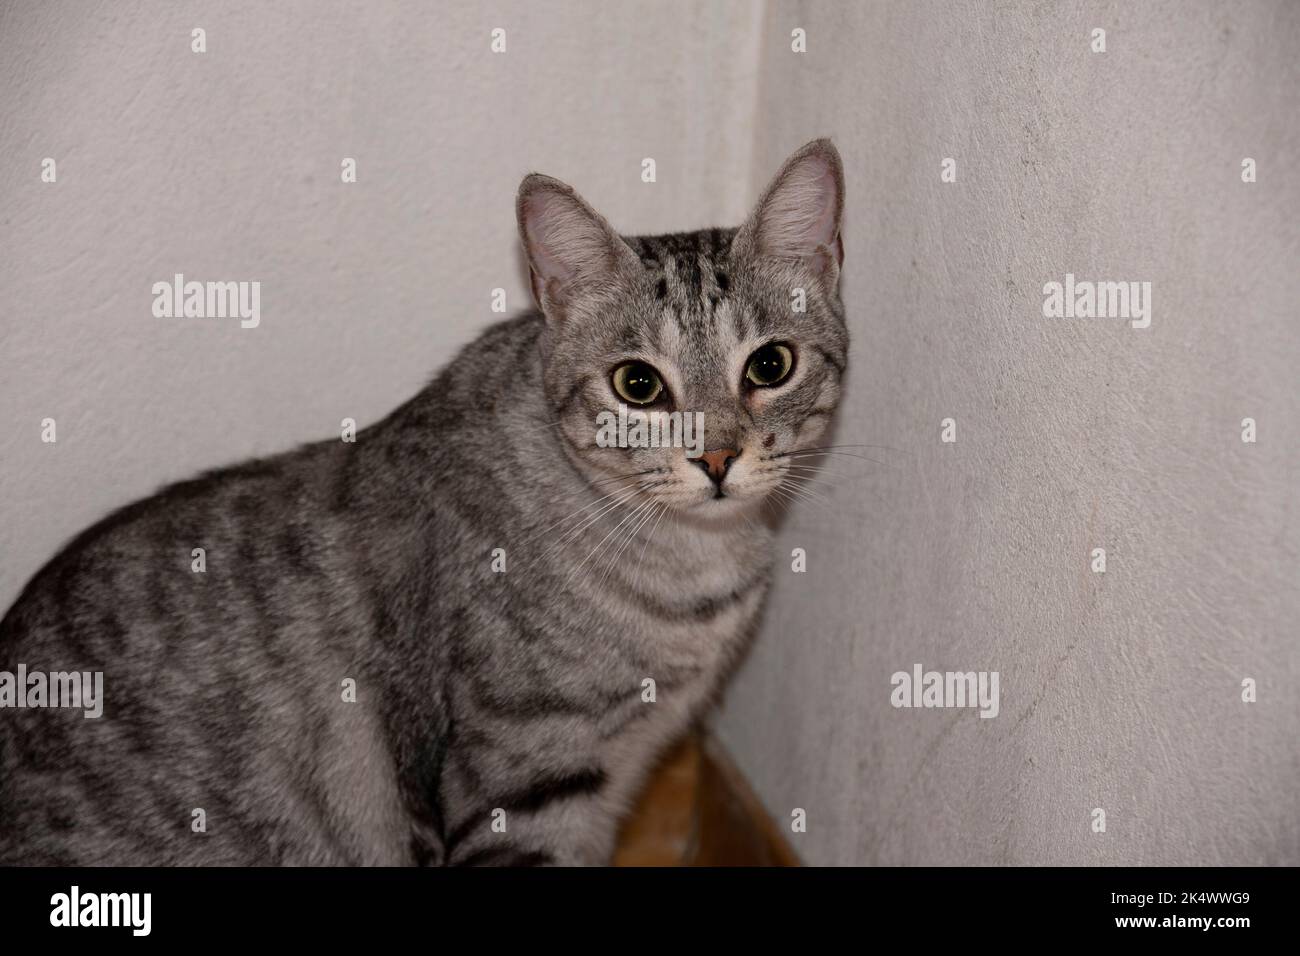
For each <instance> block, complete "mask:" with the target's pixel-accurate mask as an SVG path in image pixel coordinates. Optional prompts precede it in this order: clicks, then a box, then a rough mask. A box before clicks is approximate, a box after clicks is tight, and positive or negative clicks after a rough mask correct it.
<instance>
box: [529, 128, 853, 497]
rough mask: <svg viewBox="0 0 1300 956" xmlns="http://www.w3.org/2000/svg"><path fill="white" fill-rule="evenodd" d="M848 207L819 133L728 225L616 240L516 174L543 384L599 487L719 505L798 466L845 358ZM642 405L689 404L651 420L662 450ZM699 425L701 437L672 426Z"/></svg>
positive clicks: (540, 184) (562, 189)
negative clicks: (645, 425)
mask: <svg viewBox="0 0 1300 956" xmlns="http://www.w3.org/2000/svg"><path fill="white" fill-rule="evenodd" d="M843 209H844V172H843V167H842V164H841V163H840V157H839V153H838V152H837V151H836V150H835V147H834V146H832V145H831V143H830V141H829V140H824V139H823V140H816V141H814V142H811V143H809V144H808V145H806V146H804V147H803V148H802V149H800V150H799V151H798V152H796V153H795V154H794V155H793V156H791V157H790V159H788V160H787V161H786V163H785V165H784V166H782V167H781V170H780V172H778V173H777V175H776V177H775V178H774V179H773V180H772V182H771V183H770V184H769V185H768V187H767V189H766V190H765V191H764V193H763V195H762V198H761V199H760V200H759V202H758V205H757V207H756V208H755V210H754V212H753V213H752V214H751V215H750V217H749V219H748V220H747V221H746V222H745V224H744V225H742V226H741V227H740V228H739V229H713V230H705V231H701V232H693V233H682V234H678V235H667V236H651V237H621V236H619V235H618V233H616V232H615V231H614V230H613V229H612V228H611V227H610V225H609V223H607V222H606V221H605V220H604V219H603V218H602V217H601V216H600V214H599V213H597V212H596V211H595V210H594V209H592V208H591V207H590V206H589V205H588V204H587V203H586V202H584V201H583V199H582V197H580V196H579V195H578V194H577V193H576V192H574V190H573V189H572V188H570V187H569V186H567V185H565V184H564V183H562V182H560V181H558V180H556V179H552V178H550V177H548V176H541V175H537V174H534V175H531V176H528V177H527V178H526V179H524V181H523V184H522V185H521V186H520V189H519V197H518V203H517V211H518V216H519V230H520V235H521V236H522V238H523V242H524V248H525V251H526V253H527V256H528V263H529V266H530V272H531V281H532V288H533V296H534V298H535V299H536V300H537V304H538V306H539V307H540V308H541V310H542V313H543V314H544V315H545V317H546V333H545V335H544V338H543V343H544V344H543V361H544V366H545V383H544V384H545V390H546V395H547V399H548V401H549V402H550V405H551V410H552V414H553V416H554V418H555V420H556V421H557V423H558V424H557V427H556V431H557V432H558V433H559V434H560V436H561V440H562V441H564V442H565V443H566V450H567V451H568V452H569V454H570V455H571V457H572V458H573V460H574V461H575V463H577V464H578V466H579V467H580V468H581V470H582V471H583V472H584V473H585V474H587V476H588V477H589V478H590V479H591V480H592V481H594V482H601V484H600V485H598V487H602V488H603V489H604V490H605V491H606V492H610V491H612V490H613V489H614V488H617V487H624V486H625V487H626V488H627V489H629V490H631V489H634V488H639V489H640V491H641V493H642V494H644V495H646V496H649V497H653V498H655V499H657V500H659V501H662V502H664V503H667V504H670V505H672V506H674V507H677V508H691V507H696V506H698V507H701V508H704V509H712V510H713V511H714V512H716V513H719V514H725V513H726V512H727V510H729V509H733V508H735V507H736V506H737V505H738V504H741V503H746V502H748V503H753V502H756V501H758V500H760V499H762V498H763V497H764V496H766V495H767V494H769V493H770V492H772V491H773V490H774V489H775V488H776V487H777V486H778V485H780V483H781V482H782V481H783V480H785V479H787V478H789V477H791V475H792V472H791V469H792V468H793V469H796V470H797V469H798V468H800V467H802V466H801V465H800V464H799V461H800V459H798V458H792V457H791V453H792V452H798V451H800V450H802V449H807V448H810V447H812V446H815V445H816V443H817V439H818V437H819V436H820V435H821V434H822V433H823V432H824V431H825V429H826V427H827V425H828V424H829V423H830V420H831V416H832V414H833V413H834V411H835V408H836V405H837V403H838V401H839V396H840V380H841V378H842V376H843V374H844V369H845V365H846V362H847V356H848V331H847V329H846V328H845V322H844V311H843V306H842V304H841V302H840V296H839V289H838V287H839V274H840V265H841V262H842V259H843V244H842V242H841V239H840V221H841V216H842V213H843ZM620 405H623V406H626V407H627V409H628V410H629V414H628V415H625V416H622V417H621V418H620V416H619V406H620ZM640 412H651V413H655V412H663V413H672V412H679V413H699V415H698V417H695V416H691V417H689V418H687V417H686V416H684V415H679V416H676V419H677V421H678V422H680V423H681V424H682V427H676V425H675V423H674V420H673V417H672V416H669V415H665V416H662V417H659V419H658V426H659V427H658V428H657V429H656V431H657V437H658V439H659V442H660V445H661V447H643V446H644V444H645V443H646V437H647V435H646V433H644V432H641V431H639V430H638V428H637V426H636V422H637V420H638V419H639V418H640V417H641V416H640V415H639V414H638V413H640ZM683 419H685V421H683ZM700 419H702V423H703V443H702V445H701V444H700V442H699V440H698V437H697V436H695V435H694V434H693V433H691V432H688V431H687V430H686V427H685V426H687V425H690V424H693V423H695V422H697V421H699V420H700ZM611 429H612V430H611ZM647 431H649V430H648V429H647ZM649 434H650V436H652V437H651V440H653V436H654V435H655V432H649ZM611 437H614V438H615V440H614V441H613V442H611V440H610V439H611ZM673 440H676V441H677V442H678V444H679V445H680V446H681V447H673V446H672V445H671V444H669V446H668V447H663V444H664V443H665V442H668V443H671V442H672V441H673ZM620 444H622V445H625V446H629V447H620ZM687 446H689V447H687ZM606 480H607V481H608V482H609V483H604V482H605V481H606Z"/></svg>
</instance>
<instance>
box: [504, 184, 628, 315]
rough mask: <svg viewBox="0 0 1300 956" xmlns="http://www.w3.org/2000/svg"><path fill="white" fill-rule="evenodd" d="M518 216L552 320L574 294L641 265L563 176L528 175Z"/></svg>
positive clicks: (536, 289)
mask: <svg viewBox="0 0 1300 956" xmlns="http://www.w3.org/2000/svg"><path fill="white" fill-rule="evenodd" d="M515 214H516V215H517V216H518V218H519V238H520V239H522V240H523V243H524V252H525V253H526V254H527V256H528V271H529V280H530V283H531V285H532V289H533V298H534V299H535V300H536V301H537V307H538V308H540V309H541V310H542V313H543V314H544V315H545V316H546V318H547V321H550V322H557V321H559V320H560V319H562V318H563V316H564V313H565V309H566V306H567V305H568V303H569V302H571V301H572V298H573V295H574V293H575V292H577V291H579V290H581V289H583V288H584V287H592V286H594V285H596V284H599V283H601V282H608V281H609V280H610V279H613V278H614V277H615V276H616V275H617V274H619V273H620V272H633V271H635V270H636V269H637V268H639V266H640V260H638V259H637V257H636V253H634V252H633V251H632V250H631V248H630V247H629V246H628V244H627V243H625V242H624V241H623V240H622V239H620V238H619V235H618V233H616V232H615V231H614V230H613V229H612V228H611V227H610V225H609V223H607V222H606V221H605V220H604V218H603V217H602V216H601V215H600V213H598V212H596V210H594V209H592V208H591V207H590V206H589V205H587V203H586V202H585V201H584V200H583V198H582V197H581V196H579V195H578V194H577V193H576V192H574V191H573V187H571V186H568V185H566V184H565V183H562V182H560V181H559V180H558V179H552V178H551V177H550V176H543V175H541V174H540V173H532V174H531V175H529V176H526V177H524V181H523V182H522V183H521V184H520V185H519V198H518V199H517V200H516V202H515Z"/></svg>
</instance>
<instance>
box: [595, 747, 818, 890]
mask: <svg viewBox="0 0 1300 956" xmlns="http://www.w3.org/2000/svg"><path fill="white" fill-rule="evenodd" d="M614 865H615V866H798V865H799V860H798V857H796V856H795V854H794V851H793V850H792V849H791V848H790V845H789V843H787V842H786V840H785V838H784V837H783V836H782V834H781V831H780V830H779V829H778V828H777V827H776V825H775V824H774V823H773V821H772V819H771V818H770V817H769V816H768V815H767V812H766V810H764V808H763V806H762V804H761V803H759V801H758V798H757V797H756V796H755V795H754V793H753V791H752V790H751V789H750V787H749V784H748V783H747V782H746V781H745V779H744V777H743V776H742V775H741V774H740V772H739V771H738V770H737V769H736V768H735V765H734V764H732V762H731V760H730V759H729V758H728V757H727V756H726V754H725V753H724V752H723V751H722V749H721V747H719V746H718V744H717V743H716V742H715V741H713V740H712V739H710V738H708V737H707V736H705V735H703V734H699V733H695V734H691V735H690V736H689V737H687V738H686V739H685V740H683V741H682V742H681V743H680V744H679V745H678V746H677V747H675V748H674V749H673V750H672V751H671V752H670V753H668V754H667V755H666V756H665V758H664V759H663V761H661V763H660V764H659V766H658V768H657V769H656V770H655V772H654V773H653V774H651V776H650V779H649V781H648V782H647V784H646V787H645V790H644V791H643V792H642V795H641V798H640V800H639V802H638V803H637V806H636V808H635V809H634V810H633V812H632V814H631V816H629V818H628V819H627V821H626V823H625V824H624V826H623V831H622V833H621V835H620V837H619V845H618V849H617V851H616V852H615V855H614Z"/></svg>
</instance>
